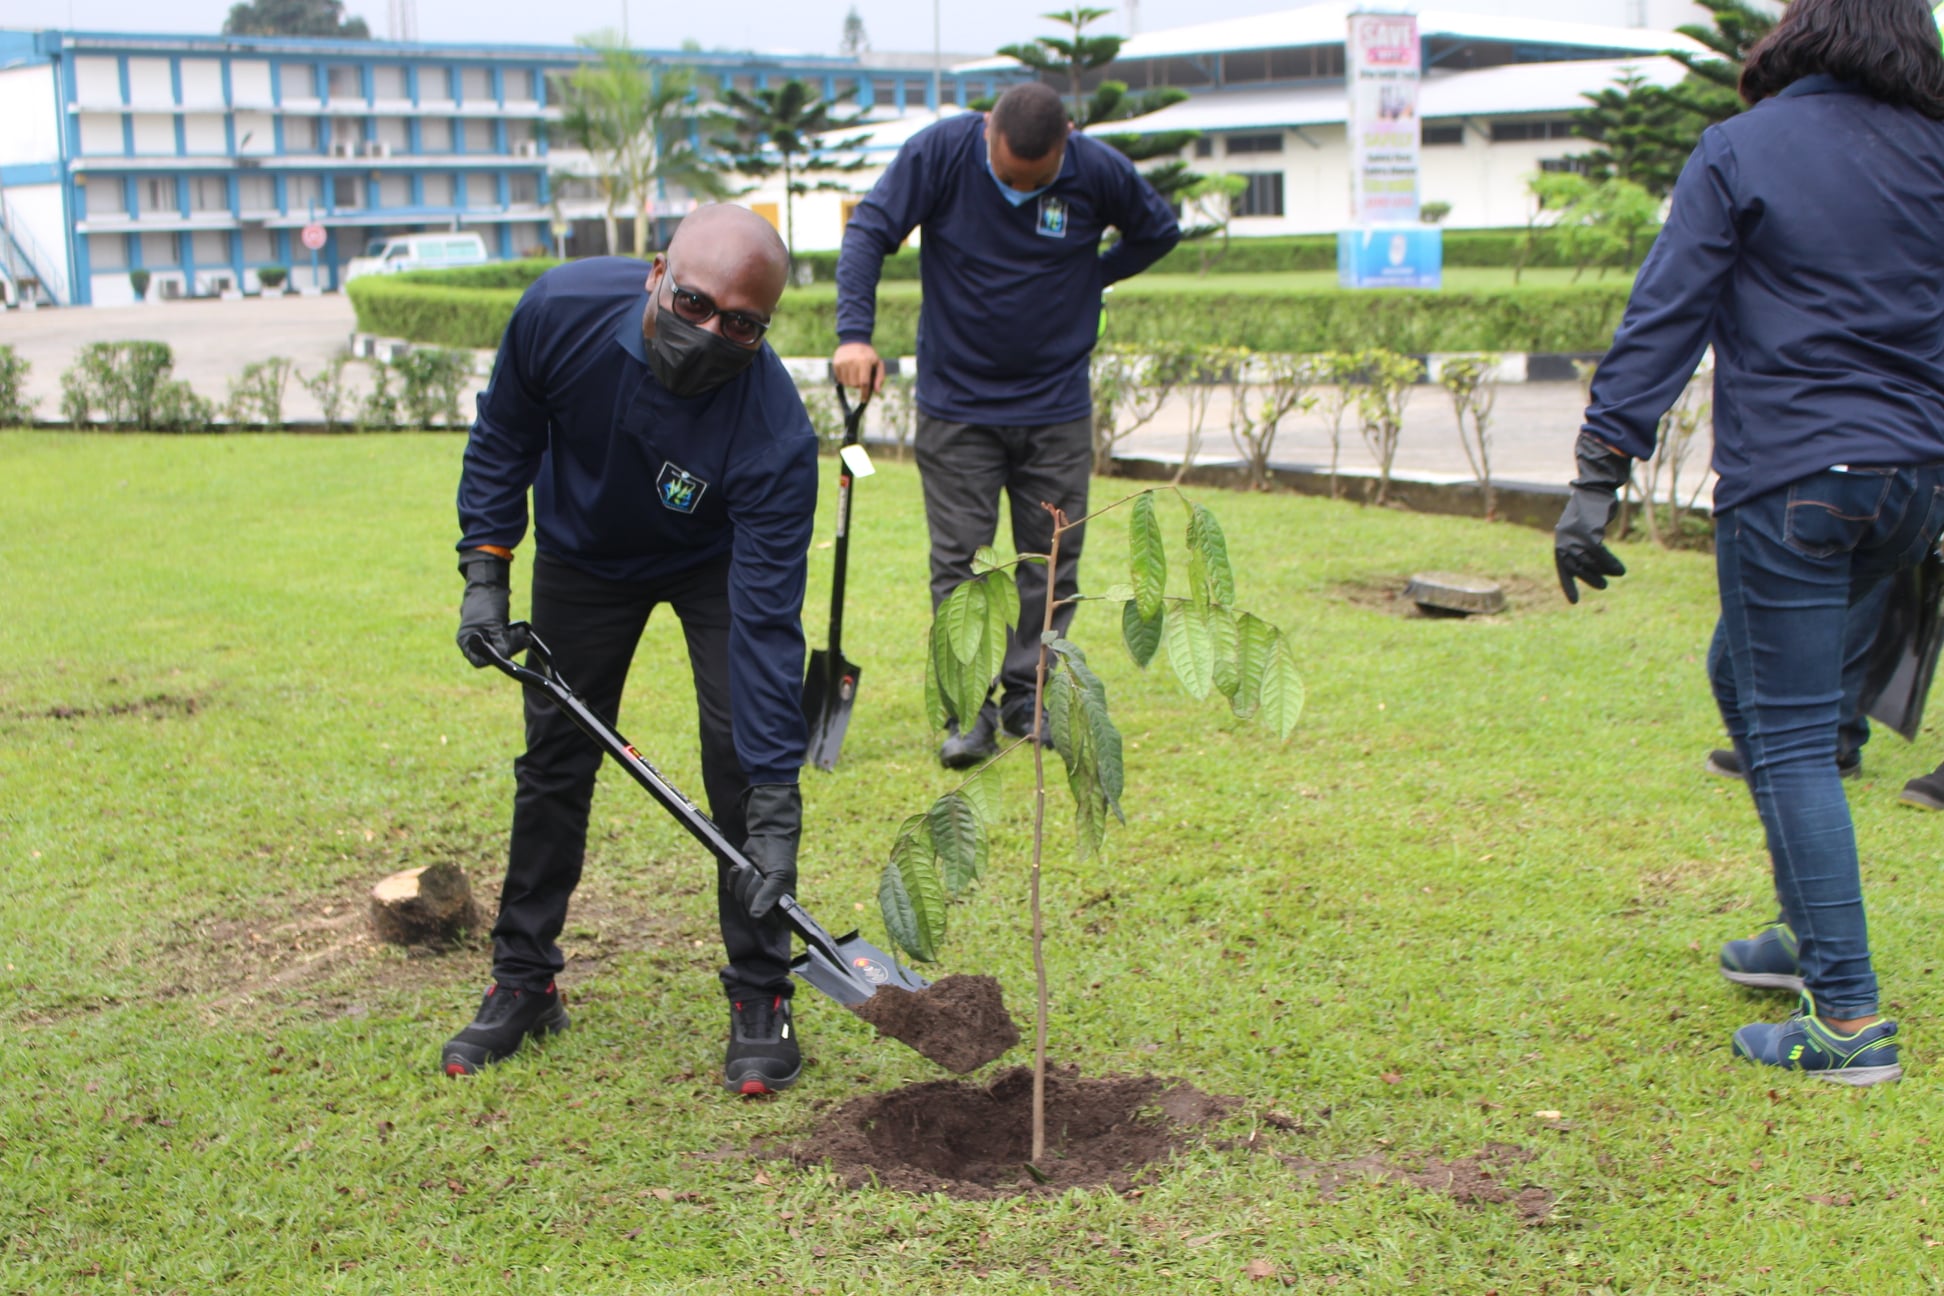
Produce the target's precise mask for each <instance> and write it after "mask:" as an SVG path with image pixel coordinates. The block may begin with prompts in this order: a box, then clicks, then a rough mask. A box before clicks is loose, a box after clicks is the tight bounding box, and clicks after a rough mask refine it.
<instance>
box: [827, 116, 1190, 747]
mask: <svg viewBox="0 0 1944 1296" xmlns="http://www.w3.org/2000/svg"><path fill="white" fill-rule="evenodd" d="M1110 226H1111V227H1113V228H1115V229H1118V230H1119V231H1120V241H1119V242H1118V243H1116V244H1115V245H1114V247H1113V248H1112V249H1111V250H1110V251H1109V252H1108V253H1107V254H1106V255H1105V256H1102V255H1101V254H1100V241H1101V236H1102V235H1103V234H1105V233H1106V231H1107V229H1108V228H1109V227H1110ZM921 227H922V229H923V231H924V232H923V239H924V250H923V255H922V258H921V268H920V275H921V277H922V279H923V287H924V304H923V306H922V307H921V308H920V316H919V324H918V411H919V419H918V433H917V438H916V444H917V450H918V470H919V473H920V474H921V476H922V478H923V481H924V490H925V518H926V522H927V523H928V525H929V527H930V530H931V591H932V605H933V607H934V608H936V607H937V605H938V604H939V603H940V602H941V601H942V600H943V599H944V598H945V597H946V596H947V595H948V594H950V593H951V592H952V590H953V589H955V588H956V587H957V586H958V585H959V583H960V582H961V581H964V580H967V579H969V578H970V577H971V575H972V555H973V554H974V553H976V552H977V551H978V549H979V548H980V547H981V546H983V545H987V544H990V543H992V538H993V534H994V532H995V531H996V530H997V529H998V525H999V495H1000V493H1001V492H1002V491H1003V492H1005V494H1006V495H1007V496H1008V497H1009V499H1010V501H1011V508H1012V530H1013V544H1014V547H1015V548H1016V549H1017V550H1018V551H1019V552H1020V553H1044V552H1046V551H1047V549H1048V548H1049V546H1050V543H1051V540H1052V528H1053V522H1052V515H1051V514H1049V513H1048V512H1047V511H1046V510H1045V509H1044V508H1042V507H1041V505H1042V504H1052V505H1055V506H1057V507H1059V508H1060V509H1062V510H1063V511H1064V512H1065V513H1066V514H1067V516H1068V517H1074V518H1078V517H1083V516H1085V514H1086V511H1087V475H1088V472H1089V471H1090V469H1091V467H1092V463H1093V426H1092V414H1093V402H1092V397H1091V394H1090V392H1089V391H1088V386H1087V364H1088V359H1089V357H1090V356H1091V355H1092V353H1093V347H1094V343H1095V341H1096V340H1097V339H1098V337H1099V334H1100V294H1101V292H1102V290H1103V289H1105V288H1106V287H1107V286H1108V285H1109V284H1112V283H1114V282H1116V281H1118V280H1121V279H1126V278H1128V277H1129V276H1131V275H1136V274H1139V273H1140V272H1141V271H1143V270H1145V269H1147V267H1148V266H1150V265H1152V264H1154V262H1155V261H1157V260H1159V259H1160V258H1161V257H1162V256H1164V255H1165V254H1166V253H1167V252H1168V250H1169V249H1170V248H1172V247H1173V246H1174V245H1175V244H1176V243H1177V242H1179V241H1180V238H1181V229H1180V226H1179V225H1177V224H1176V222H1175V218H1174V215H1173V214H1172V213H1171V212H1170V211H1169V210H1168V205H1167V204H1166V203H1165V202H1163V201H1162V199H1161V196H1160V195H1159V194H1157V193H1155V191H1154V189H1153V188H1152V187H1151V186H1149V185H1148V183H1147V182H1146V181H1145V180H1143V179H1141V176H1140V173H1139V172H1137V171H1136V170H1135V169H1134V164H1133V163H1132V162H1129V161H1128V160H1127V159H1126V158H1125V157H1123V156H1122V155H1121V154H1119V153H1117V152H1115V151H1114V150H1113V149H1112V148H1110V147H1108V146H1107V145H1105V144H1102V143H1101V142H1099V141H1098V140H1094V139H1090V138H1088V137H1087V136H1085V135H1079V134H1074V133H1073V132H1072V126H1071V124H1070V123H1069V122H1068V120H1067V115H1066V107H1065V105H1064V103H1063V102H1062V101H1061V99H1060V96H1059V95H1058V94H1057V93H1055V92H1054V91H1053V90H1052V89H1051V88H1050V87H1048V86H1044V85H1041V84H1038V83H1037V82H1034V83H1029V84H1026V85H1019V86H1014V87H1013V88H1012V89H1010V90H1008V91H1006V93H1005V94H1004V95H1002V96H1000V98H999V101H998V103H997V104H995V105H994V106H993V109H992V111H991V112H990V113H989V114H984V115H981V114H978V113H964V114H961V115H959V116H956V117H950V118H947V119H946V120H944V121H941V122H938V123H936V124H934V125H931V126H928V127H926V128H925V129H924V130H922V131H920V132H918V134H916V135H914V136H912V138H911V139H910V141H909V142H907V143H906V144H905V146H904V147H903V148H902V149H900V150H899V151H898V156H897V158H896V159H895V160H894V161H893V162H892V164H891V166H890V168H889V169H887V170H886V171H885V173H884V176H883V178H881V179H880V180H879V181H878V182H877V184H876V185H875V186H874V187H873V188H872V189H871V192H870V193H869V194H868V195H866V197H865V198H864V200H863V202H861V203H860V204H859V205H858V207H857V210H856V212H855V213H853V214H852V216H851V221H850V225H849V227H848V228H847V229H846V230H845V231H844V245H843V252H842V255H841V256H840V257H839V259H838V263H837V336H838V339H839V341H840V343H841V345H839V346H838V348H837V353H836V355H835V357H834V359H833V363H834V367H835V369H836V374H837V380H838V381H839V382H841V383H843V384H844V385H846V386H849V387H856V388H858V389H860V390H862V389H865V388H872V389H875V388H877V387H880V386H882V385H883V382H884V366H883V363H882V361H881V360H880V359H879V357H878V353H877V351H876V349H875V348H873V347H872V345H871V332H872V326H873V324H874V322H875V319H876V305H877V284H878V275H879V273H880V272H881V270H882V269H883V265H884V258H885V257H886V256H887V255H889V254H890V253H891V252H893V251H894V250H896V249H897V247H898V246H899V245H900V244H901V243H903V242H904V240H905V238H906V237H907V236H909V235H910V233H911V231H912V230H914V229H918V228H921ZM1081 539H1082V533H1081V532H1080V531H1077V530H1076V531H1072V532H1069V533H1067V535H1066V536H1064V537H1063V538H1062V541H1061V545H1062V547H1061V551H1060V569H1059V571H1057V572H1055V573H1054V575H1053V589H1054V596H1055V597H1056V598H1066V597H1068V596H1070V595H1071V594H1073V593H1074V591H1075V589H1076V588H1077V587H1076V583H1075V575H1076V573H1077V571H1078V569H1079V562H1080V542H1081ZM1018 579H1019V595H1020V618H1019V627H1018V630H1017V631H1016V633H1015V634H1014V636H1013V639H1012V642H1011V643H1010V644H1009V645H1008V647H1007V650H1006V657H1005V664H1004V665H1003V667H1002V668H1001V670H1000V676H999V683H1000V686H1001V689H1002V697H1003V700H1002V703H1001V704H1000V705H999V706H994V704H993V703H992V702H991V701H990V700H988V701H987V702H986V704H985V705H984V707H982V708H981V710H980V712H979V714H978V715H977V716H976V717H964V716H960V717H956V718H955V719H954V720H953V722H952V726H951V730H950V733H949V734H948V736H947V738H946V741H945V745H944V747H943V748H942V749H941V750H940V752H939V759H940V760H941V761H943V762H944V763H945V764H946V765H948V766H951V767H953V768H967V767H970V766H973V765H977V764H978V763H980V762H981V761H983V760H985V759H987V758H988V757H990V756H992V755H993V754H994V753H995V752H996V751H997V750H998V744H997V730H998V728H999V725H1000V724H1001V723H1002V722H1003V724H1004V726H1005V729H1006V730H1007V732H1009V733H1014V734H1020V735H1025V734H1029V733H1032V732H1033V730H1034V719H1035V717H1034V715H1033V681H1034V675H1035V672H1036V669H1037V665H1038V661H1039V640H1040V626H1041V621H1042V619H1043V612H1044V608H1045V599H1046V571H1045V568H1044V567H1041V566H1037V565H1030V564H1029V565H1027V566H1025V567H1022V568H1021V569H1020V570H1019V573H1018ZM1072 618H1073V608H1072V606H1071V605H1069V606H1067V607H1063V608H1061V609H1059V611H1058V613H1057V614H1056V615H1055V617H1054V622H1053V624H1054V626H1055V627H1056V628H1057V629H1058V630H1059V631H1060V632H1061V633H1062V634H1064V633H1065V632H1066V627H1067V625H1068V624H1069V622H1071V620H1072Z"/></svg>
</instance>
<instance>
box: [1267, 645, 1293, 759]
mask: <svg viewBox="0 0 1944 1296" xmlns="http://www.w3.org/2000/svg"><path fill="white" fill-rule="evenodd" d="M1261 714H1262V723H1263V724H1265V725H1267V726H1268V727H1269V731H1270V732H1271V733H1273V734H1275V735H1276V737H1278V738H1282V739H1287V738H1288V737H1289V735H1290V734H1291V733H1292V732H1294V731H1295V729H1296V722H1297V720H1299V719H1301V718H1302V715H1303V677H1302V676H1301V675H1299V674H1297V672H1296V662H1295V659H1294V658H1292V657H1291V656H1290V655H1289V641H1288V640H1286V639H1284V638H1283V637H1282V636H1281V635H1277V636H1276V642H1275V643H1274V644H1272V645H1271V646H1270V649H1269V660H1268V664H1267V665H1266V666H1265V667H1264V669H1263V672H1262V711H1261Z"/></svg>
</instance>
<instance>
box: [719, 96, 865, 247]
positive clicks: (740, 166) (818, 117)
mask: <svg viewBox="0 0 1944 1296" xmlns="http://www.w3.org/2000/svg"><path fill="white" fill-rule="evenodd" d="M849 97H850V96H849V95H848V94H844V95H839V96H838V97H837V98H836V99H824V98H821V97H819V96H818V95H816V94H815V93H813V92H812V91H811V89H810V87H809V86H807V85H805V84H804V83H803V82H801V81H798V80H795V79H791V80H789V81H785V82H784V83H783V84H782V85H780V86H772V87H770V88H768V89H764V90H758V91H756V92H755V93H753V94H745V93H744V92H742V91H741V90H737V89H734V88H728V89H725V90H724V91H723V94H722V104H721V109H722V112H721V114H720V121H721V124H722V126H723V127H724V128H726V131H727V133H726V134H722V135H718V136H717V137H716V138H715V139H714V141H713V143H714V145H715V147H716V148H718V149H720V150H722V152H724V153H726V154H728V155H729V156H730V158H731V159H732V161H733V163H734V166H735V169H736V170H737V171H738V172H740V173H741V174H743V175H746V176H748V177H749V178H750V179H752V180H761V179H764V178H766V177H768V176H772V175H776V174H778V173H781V175H782V177H783V242H784V244H785V246H787V247H788V248H789V250H790V257H791V259H792V260H794V259H795V258H796V211H795V206H794V202H793V200H794V199H795V197H796V195H798V194H805V193H812V192H818V191H831V190H834V191H837V192H847V191H849V189H850V186H849V185H845V184H841V183H839V182H837V181H835V180H817V181H814V182H813V181H810V180H806V179H805V178H804V177H805V176H807V175H811V174H817V173H822V174H828V173H831V172H839V173H841V172H846V171H859V170H862V169H863V167H864V166H865V159H863V158H861V157H857V156H855V154H856V151H857V149H858V148H860V147H861V146H862V145H863V143H864V141H865V140H866V139H868V138H869V137H868V136H865V135H852V136H849V137H847V138H844V139H831V138H829V137H830V136H831V135H834V134H838V133H841V132H843V131H849V130H855V129H856V128H857V127H859V126H861V125H863V124H864V122H865V114H863V113H861V112H850V113H845V112H840V111H838V105H839V104H841V103H842V102H843V101H844V100H845V99H848V98H849Z"/></svg>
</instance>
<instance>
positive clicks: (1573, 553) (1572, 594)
mask: <svg viewBox="0 0 1944 1296" xmlns="http://www.w3.org/2000/svg"><path fill="white" fill-rule="evenodd" d="M1574 450H1575V454H1576V456H1577V457H1578V459H1579V476H1578V477H1577V478H1575V479H1574V481H1573V493H1572V495H1571V497H1570V498H1568V499H1567V501H1566V510H1565V512H1563V513H1561V514H1560V515H1559V525H1558V526H1556V527H1554V528H1553V564H1554V565H1555V566H1556V567H1558V569H1559V588H1560V589H1561V590H1563V591H1564V592H1565V594H1566V601H1567V602H1568V603H1577V602H1579V587H1578V586H1576V585H1575V584H1573V582H1574V580H1575V579H1578V580H1583V581H1585V582H1586V583H1587V584H1588V585H1590V586H1592V587H1593V588H1594V589H1605V588H1606V586H1607V577H1609V576H1625V575H1626V574H1627V565H1626V564H1625V563H1623V562H1621V561H1620V560H1619V559H1618V558H1615V557H1614V556H1613V551H1612V550H1611V549H1608V548H1607V547H1606V543H1605V542H1606V529H1607V523H1609V522H1611V521H1613V511H1614V509H1615V508H1617V507H1619V503H1620V488H1621V487H1622V486H1625V485H1626V484H1627V479H1628V478H1629V477H1631V476H1632V475H1633V460H1632V459H1631V458H1630V457H1628V456H1627V455H1623V454H1621V453H1620V452H1619V451H1618V450H1611V449H1608V448H1607V447H1606V446H1605V445H1602V444H1601V443H1600V442H1599V441H1598V440H1597V439H1595V438H1594V437H1592V436H1590V435H1588V434H1587V433H1585V432H1582V433H1580V437H1579V444H1578V445H1577V446H1576V447H1575V448H1574Z"/></svg>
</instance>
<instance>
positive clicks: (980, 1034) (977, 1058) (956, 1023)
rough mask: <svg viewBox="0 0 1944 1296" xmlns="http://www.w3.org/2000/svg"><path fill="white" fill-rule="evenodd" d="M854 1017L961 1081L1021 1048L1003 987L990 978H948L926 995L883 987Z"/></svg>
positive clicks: (858, 1007) (857, 1006)
mask: <svg viewBox="0 0 1944 1296" xmlns="http://www.w3.org/2000/svg"><path fill="white" fill-rule="evenodd" d="M851 1011H852V1012H854V1013H856V1014H857V1015H858V1016H859V1017H862V1018H863V1019H864V1020H865V1021H867V1022H869V1023H871V1025H873V1026H875V1027H877V1028H878V1033H879V1034H880V1035H889V1036H890V1037H891V1038H892V1039H894V1040H897V1041H899V1042H900V1043H902V1044H908V1045H910V1046H911V1047H912V1048H915V1049H917V1050H918V1051H919V1052H920V1053H922V1054H924V1055H925V1056H926V1057H928V1058H930V1059H931V1060H932V1061H934V1062H936V1063H938V1065H940V1066H942V1067H944V1068H945V1069H946V1070H947V1071H950V1072H952V1073H953V1074H955V1075H964V1074H966V1073H967V1072H969V1071H976V1070H978V1069H979V1068H980V1067H982V1066H984V1065H985V1064H986V1063H988V1062H993V1061H996V1060H998V1059H999V1058H1000V1057H1003V1056H1004V1055H1005V1053H1006V1050H1008V1049H1010V1048H1011V1047H1012V1046H1013V1045H1015V1044H1017V1043H1019V1027H1018V1026H1016V1025H1014V1024H1013V1019H1012V1016H1011V1015H1010V1014H1009V1013H1007V1011H1006V1001H1005V999H1004V998H1003V997H1002V996H1001V995H1000V993H999V982H998V981H997V980H996V979H995V978H993V977H989V976H948V977H940V978H939V979H938V981H936V982H935V983H933V984H932V985H931V986H930V987H928V988H927V989H924V990H918V991H911V990H906V989H904V988H903V987H902V986H881V987H880V988H879V989H878V992H877V993H876V994H874V995H872V996H871V997H870V998H869V999H866V1000H865V1001H864V1002H863V1003H860V1004H852V1005H851Z"/></svg>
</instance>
